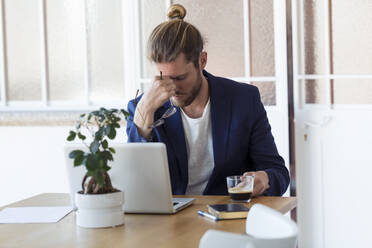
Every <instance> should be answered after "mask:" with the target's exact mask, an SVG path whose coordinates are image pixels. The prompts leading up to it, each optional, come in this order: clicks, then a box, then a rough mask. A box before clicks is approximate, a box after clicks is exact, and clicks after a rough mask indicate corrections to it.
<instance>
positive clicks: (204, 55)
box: [199, 52, 208, 71]
mask: <svg viewBox="0 0 372 248" xmlns="http://www.w3.org/2000/svg"><path fill="white" fill-rule="evenodd" d="M207 59H208V55H207V52H201V53H200V56H199V65H200V70H201V71H202V70H204V68H205V66H206V65H207Z"/></svg>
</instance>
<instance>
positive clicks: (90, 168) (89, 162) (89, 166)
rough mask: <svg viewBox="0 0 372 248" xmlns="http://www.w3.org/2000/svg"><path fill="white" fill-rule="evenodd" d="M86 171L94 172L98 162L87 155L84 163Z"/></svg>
mask: <svg viewBox="0 0 372 248" xmlns="http://www.w3.org/2000/svg"><path fill="white" fill-rule="evenodd" d="M85 166H86V167H87V169H88V171H95V170H97V169H98V167H99V162H98V159H97V157H96V156H94V155H93V154H89V155H88V157H87V160H86V163H85Z"/></svg>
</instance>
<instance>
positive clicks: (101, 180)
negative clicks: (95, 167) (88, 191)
mask: <svg viewBox="0 0 372 248" xmlns="http://www.w3.org/2000/svg"><path fill="white" fill-rule="evenodd" d="M95 178H96V181H97V183H98V185H99V186H101V187H102V186H103V183H104V181H105V178H104V176H103V174H102V172H97V173H95Z"/></svg>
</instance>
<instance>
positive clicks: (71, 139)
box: [67, 131, 76, 141]
mask: <svg viewBox="0 0 372 248" xmlns="http://www.w3.org/2000/svg"><path fill="white" fill-rule="evenodd" d="M75 137H76V133H75V132H74V131H70V135H69V136H68V137H67V140H68V141H73V140H74V139H75Z"/></svg>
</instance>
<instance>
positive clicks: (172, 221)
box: [0, 193, 296, 248]
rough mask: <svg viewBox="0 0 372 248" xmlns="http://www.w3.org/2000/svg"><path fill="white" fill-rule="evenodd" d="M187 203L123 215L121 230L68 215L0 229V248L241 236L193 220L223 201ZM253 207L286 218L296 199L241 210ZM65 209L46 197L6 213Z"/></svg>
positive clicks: (63, 201)
mask: <svg viewBox="0 0 372 248" xmlns="http://www.w3.org/2000/svg"><path fill="white" fill-rule="evenodd" d="M177 197H178V196H177ZM193 197H194V198H196V201H195V202H194V204H193V205H192V206H190V207H188V208H186V209H184V210H182V211H180V212H179V213H177V214H174V215H149V214H126V215H125V224H124V225H122V226H119V227H116V228H103V229H85V228H81V227H78V226H76V223H75V213H74V212H72V213H70V214H69V215H67V216H66V217H65V218H63V219H62V220H61V221H59V222H58V223H54V224H0V247H22V248H26V247H38V248H39V247H53V248H55V247H64V248H67V247H99V248H102V247H110V248H114V247H121V248H122V247H135V248H137V247H150V246H151V247H172V248H173V247H177V248H179V247H198V244H199V241H200V238H201V237H202V236H203V234H204V233H205V232H206V231H207V230H208V229H218V230H224V231H229V232H236V233H243V232H244V230H245V219H242V220H222V221H218V222H214V221H212V220H209V219H208V218H205V217H201V216H198V215H197V210H204V211H207V206H206V205H207V204H217V203H228V202H230V199H229V197H228V196H193ZM254 203H262V204H264V205H267V206H269V207H271V208H274V209H276V210H279V211H280V212H282V213H286V212H288V211H290V210H292V209H293V208H295V207H296V198H295V197H258V198H254V199H252V201H251V203H247V204H246V205H247V206H250V205H252V204H254ZM69 204H70V199H69V195H68V194H60V193H59V194H57V193H46V194H41V195H37V196H34V197H31V198H29V199H26V200H23V201H19V202H16V203H13V204H10V205H8V207H26V206H63V205H69ZM3 208H4V207H2V208H0V209H3Z"/></svg>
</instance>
